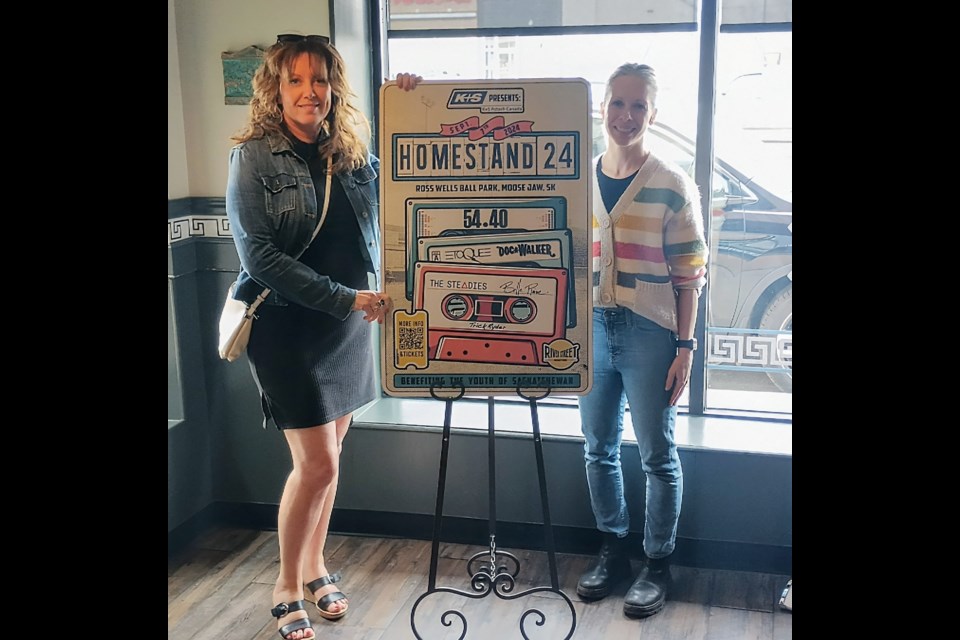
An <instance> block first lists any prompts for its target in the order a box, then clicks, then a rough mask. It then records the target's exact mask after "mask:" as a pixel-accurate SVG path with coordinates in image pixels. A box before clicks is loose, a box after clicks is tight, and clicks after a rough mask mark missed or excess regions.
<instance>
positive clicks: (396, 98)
mask: <svg viewBox="0 0 960 640" xmlns="http://www.w3.org/2000/svg"><path fill="white" fill-rule="evenodd" d="M590 105H591V101H590V85H589V83H588V82H587V81H585V80H583V79H580V78H566V79H533V80H467V81H449V80H442V81H424V82H421V83H420V84H419V85H418V86H417V88H416V89H415V90H413V91H403V90H401V89H400V88H399V87H398V86H397V85H396V83H395V82H388V83H386V84H384V85H383V86H382V87H381V89H380V122H379V127H380V129H379V130H380V150H379V152H380V161H381V165H380V208H381V211H380V227H381V237H382V245H383V246H382V248H383V265H382V266H383V271H382V272H383V274H384V288H385V291H386V292H387V293H388V294H389V295H390V296H391V298H392V299H393V303H394V309H393V311H392V313H391V314H390V315H389V316H388V317H387V318H386V320H385V322H384V324H383V326H382V327H381V332H380V337H381V345H380V346H381V350H380V353H381V377H382V384H383V389H384V390H385V391H386V392H387V393H388V394H389V395H392V396H414V397H430V396H431V395H432V393H431V391H434V392H439V391H440V390H443V391H447V392H449V391H451V390H452V391H459V390H460V389H462V390H463V392H464V393H465V394H466V395H487V396H489V395H505V394H511V393H514V392H515V391H517V390H522V391H524V392H527V393H535V392H536V391H537V390H539V391H545V390H549V392H550V393H553V394H563V395H583V394H585V393H587V391H589V389H590V386H591V383H592V376H591V375H590V372H591V370H592V364H593V360H592V349H591V347H592V341H591V326H590V323H591V312H592V298H591V281H590V278H591V272H590V259H591V244H592V230H591V221H592V216H591V214H590V195H591V191H590V190H591V186H590V185H591V182H590V171H591V155H590V154H591V141H592V135H591V120H590Z"/></svg>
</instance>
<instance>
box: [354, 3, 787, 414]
mask: <svg viewBox="0 0 960 640" xmlns="http://www.w3.org/2000/svg"><path fill="white" fill-rule="evenodd" d="M368 3H369V12H370V27H371V34H372V37H373V38H372V39H373V41H374V43H375V47H374V51H373V74H372V75H371V95H378V92H379V85H380V79H381V78H385V77H387V76H386V74H385V73H384V71H385V70H388V69H390V64H389V55H388V51H389V47H388V41H389V40H390V39H422V38H456V37H462V38H467V37H492V36H538V35H539V36H549V35H578V34H644V33H663V32H691V31H693V32H699V33H700V58H699V65H700V68H699V86H698V101H697V102H698V105H697V107H698V108H697V114H698V115H697V125H696V140H695V153H694V180H695V182H696V183H697V185H698V186H699V187H700V192H701V211H702V215H703V216H704V232H705V234H706V239H707V243H708V245H710V244H712V242H713V240H714V239H713V238H712V237H711V236H712V235H713V234H712V231H713V229H712V224H711V221H710V216H711V211H712V194H713V181H714V180H713V179H714V172H715V170H716V159H715V153H714V126H715V117H714V116H715V114H714V110H713V105H714V104H715V103H716V94H717V87H716V80H715V79H716V72H717V56H718V38H719V34H720V33H762V32H790V31H792V22H772V23H737V24H721V4H722V0H699V4H700V15H699V20H698V22H697V23H686V22H684V23H664V24H642V25H628V24H621V25H592V26H588V25H575V26H556V27H502V28H493V27H485V28H456V29H410V30H406V29H402V30H396V29H395V30H391V29H389V28H387V25H388V20H387V16H386V11H387V0H368ZM373 112H374V113H373V116H374V120H373V122H374V123H377V122H379V116H380V114H379V101H378V100H374V105H373ZM378 140H379V131H377V128H376V126H374V131H373V136H372V144H373V145H374V148H376V147H377V145H378V142H377V141H378ZM709 298H710V281H709V278H708V279H707V282H706V284H705V285H704V288H703V290H702V291H701V295H700V298H699V301H698V312H697V322H696V326H695V329H694V337H696V338H697V340H698V342H699V343H700V344H701V345H704V347H703V348H701V349H698V350H697V351H695V352H694V354H693V356H694V358H693V368H692V371H691V379H690V385H689V392H688V404H687V411H686V413H687V414H688V415H689V416H691V417H709V416H714V417H736V418H739V419H745V420H751V419H760V420H768V421H773V422H789V423H792V420H793V415H792V412H791V413H772V412H767V411H751V410H750V409H748V408H743V409H740V408H737V409H717V408H713V409H709V410H708V409H707V407H706V395H707V393H708V390H707V352H708V348H707V347H706V345H707V335H706V333H707V326H706V318H708V317H709V315H708V311H709V310H708V304H709ZM571 398H575V397H574V396H567V397H562V396H558V397H557V398H556V399H553V400H554V401H556V402H558V403H559V404H574V405H575V402H571V401H570V399H571ZM496 401H497V402H501V401H503V402H515V401H520V402H522V400H520V399H519V398H513V397H508V396H497V400H496ZM545 401H546V400H545Z"/></svg>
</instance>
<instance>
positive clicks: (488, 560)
mask: <svg viewBox="0 0 960 640" xmlns="http://www.w3.org/2000/svg"><path fill="white" fill-rule="evenodd" d="M436 388H437V387H431V388H430V395H431V397H433V398H434V399H435V400H442V401H443V402H444V404H445V405H446V406H445V408H444V416H443V440H442V444H441V448H440V472H439V478H438V481H437V506H436V513H435V515H434V520H433V545H432V547H431V550H430V576H429V580H428V583H427V590H426V592H424V593H423V594H422V595H421V596H420V597H419V598H417V601H416V602H415V603H414V604H413V607H412V609H411V610H410V626H411V628H412V629H413V635H414V636H416V638H417V640H425V639H424V638H423V636H421V635H420V632H419V631H418V630H417V623H416V613H417V607H418V606H420V603H421V602H423V600H424V598H426V597H427V596H430V595H432V594H435V593H452V594H455V595H459V596H466V597H468V598H475V599H478V598H485V597H486V596H488V595H490V594H491V593H494V594H496V595H497V597H498V598H501V599H503V600H515V599H518V598H522V597H526V596H528V595H531V594H533V593H539V592H544V591H549V592H553V593H556V594H557V595H559V596H560V597H561V598H563V600H564V602H566V603H567V606H568V607H569V608H570V616H571V623H570V630H569V632H568V633H567V635H565V636H564V637H563V638H562V640H569V638H570V637H571V636H573V632H574V630H575V629H576V626H577V613H576V610H575V609H574V608H573V602H571V601H570V598H568V597H567V595H566V594H565V593H563V591H561V590H560V580H559V578H558V574H557V558H556V552H555V550H554V543H553V528H552V526H551V524H550V505H549V502H548V500H547V480H546V475H545V473H544V466H543V443H542V441H541V438H540V419H539V417H538V415H537V400H542V399H544V398H546V397H547V396H548V395H550V389H549V388H547V390H546V392H545V393H544V394H543V395H542V396H539V397H534V396H530V395H525V394H524V392H523V390H521V389H520V388H519V387H517V389H516V392H517V395H518V396H520V397H521V398H523V399H524V400H526V401H527V402H528V403H529V404H530V416H531V420H532V423H533V444H534V449H535V451H536V456H537V476H538V478H539V480H540V502H541V505H542V508H543V528H544V538H545V543H546V551H547V558H548V562H549V565H550V586H542V587H534V588H531V589H527V590H526V591H521V592H519V593H513V590H514V587H515V585H516V577H517V575H518V574H519V573H520V560H518V559H517V557H516V556H514V555H513V554H511V553H508V552H506V551H502V550H499V549H497V501H496V452H495V430H494V406H495V405H494V399H493V396H489V397H488V398H487V446H488V478H489V492H490V513H489V534H490V548H489V549H488V550H485V551H481V552H479V553H477V554H475V555H473V556H472V557H470V559H469V560H467V575H469V576H470V587H471V589H472V591H461V590H459V589H454V588H451V587H438V586H437V562H438V555H439V551H440V532H441V520H442V517H443V494H444V489H445V486H446V481H447V454H448V452H449V448H450V421H451V416H452V414H453V403H454V402H455V401H457V400H459V399H460V398H462V397H463V395H464V393H465V389H464V387H463V386H461V387H460V390H459V393H458V394H457V395H456V396H453V397H446V398H444V397H440V396H438V395H436V393H435V389H436ZM504 561H509V564H511V565H512V567H510V568H508V566H507V563H505V562H504ZM531 615H535V616H537V620H536V621H535V624H536V625H537V626H542V625H543V624H544V622H545V621H546V616H545V615H544V614H543V612H542V611H540V610H539V609H535V608H530V609H527V610H526V611H524V612H523V615H521V616H520V622H519V627H520V635H521V636H522V637H523V638H524V640H530V638H529V636H528V635H527V632H526V629H525V628H524V623H525V622H526V621H527V618H528V617H529V616H531ZM451 616H456V617H457V618H459V619H460V622H461V623H462V624H463V632H462V633H461V635H460V637H459V639H458V640H463V639H464V638H465V637H466V635H467V618H466V616H464V615H463V613H462V612H460V611H456V610H453V609H448V610H447V611H444V612H443V613H442V614H441V616H440V621H441V624H443V625H444V626H445V627H448V626H450V624H451V622H450V617H451Z"/></svg>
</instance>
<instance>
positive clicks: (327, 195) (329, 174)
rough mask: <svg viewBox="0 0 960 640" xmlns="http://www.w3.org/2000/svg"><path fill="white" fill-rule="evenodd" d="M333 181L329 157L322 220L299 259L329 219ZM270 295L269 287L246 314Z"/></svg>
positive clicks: (251, 312) (298, 256) (249, 313)
mask: <svg viewBox="0 0 960 640" xmlns="http://www.w3.org/2000/svg"><path fill="white" fill-rule="evenodd" d="M332 182H333V166H332V159H331V158H327V185H326V188H325V189H324V190H323V211H322V212H320V222H319V223H317V227H316V228H315V229H314V230H313V236H312V237H311V238H310V242H308V243H307V246H306V247H304V248H303V251H301V252H300V253H299V254H298V255H297V260H299V259H300V256H302V255H303V252H304V251H306V250H307V249H308V248H309V247H310V245H311V244H312V243H313V240H314V238H316V237H317V234H318V233H319V232H320V227H322V226H323V221H324V220H326V219H327V207H328V206H329V205H330V191H331V189H330V184H331V183H332ZM268 295H270V289H269V288H268V289H264V290H263V293H261V294H260V295H258V296H257V299H256V300H254V301H253V303H252V304H251V305H250V306H249V307H247V314H246V315H248V316H252V315H253V312H254V311H256V310H257V307H259V306H260V303H261V302H263V301H264V300H266V299H267V296H268Z"/></svg>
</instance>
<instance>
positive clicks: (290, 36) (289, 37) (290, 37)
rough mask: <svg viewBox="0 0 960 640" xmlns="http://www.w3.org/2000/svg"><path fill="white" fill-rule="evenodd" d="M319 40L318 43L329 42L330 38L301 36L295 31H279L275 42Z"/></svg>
mask: <svg viewBox="0 0 960 640" xmlns="http://www.w3.org/2000/svg"><path fill="white" fill-rule="evenodd" d="M304 41H306V42H319V43H320V44H330V38H329V37H327V36H317V35H312V36H301V35H299V34H297V33H281V34H280V35H278V36H277V42H278V43H279V44H286V43H288V42H304Z"/></svg>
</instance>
